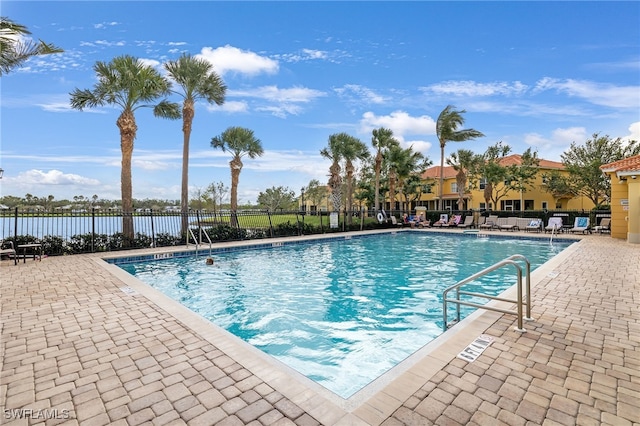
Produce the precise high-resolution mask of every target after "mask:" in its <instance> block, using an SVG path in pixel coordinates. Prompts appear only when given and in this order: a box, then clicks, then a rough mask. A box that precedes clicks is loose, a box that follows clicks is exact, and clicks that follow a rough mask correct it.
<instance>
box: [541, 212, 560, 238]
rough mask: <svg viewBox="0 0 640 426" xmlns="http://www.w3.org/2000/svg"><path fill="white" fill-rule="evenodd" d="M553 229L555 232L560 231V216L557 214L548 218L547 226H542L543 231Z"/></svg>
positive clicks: (551, 230)
mask: <svg viewBox="0 0 640 426" xmlns="http://www.w3.org/2000/svg"><path fill="white" fill-rule="evenodd" d="M554 229H555V231H556V232H559V231H562V218H561V217H559V216H554V217H550V218H549V222H547V226H546V227H545V228H544V233H545V234H546V233H547V231H548V232H553V230H554Z"/></svg>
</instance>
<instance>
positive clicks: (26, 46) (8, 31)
mask: <svg viewBox="0 0 640 426" xmlns="http://www.w3.org/2000/svg"><path fill="white" fill-rule="evenodd" d="M29 34H31V32H30V31H29V30H28V29H27V27H25V26H24V25H20V24H17V23H15V22H13V21H12V20H11V19H9V18H5V17H0V76H2V74H8V73H9V72H11V70H13V69H14V68H17V67H20V66H22V64H23V63H24V62H26V61H27V59H29V58H31V57H33V56H40V55H50V54H52V53H62V52H64V50H62V49H61V48H59V47H57V46H54V45H53V44H50V43H45V42H44V41H42V40H38V42H35V41H33V40H28V41H25V40H24V38H23V37H22V36H25V35H29Z"/></svg>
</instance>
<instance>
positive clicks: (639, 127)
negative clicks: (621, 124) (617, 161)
mask: <svg viewBox="0 0 640 426" xmlns="http://www.w3.org/2000/svg"><path fill="white" fill-rule="evenodd" d="M629 132H630V133H629V134H628V135H627V136H625V137H623V138H622V139H624V140H626V141H638V142H640V121H636V122H635V123H631V125H630V126H629Z"/></svg>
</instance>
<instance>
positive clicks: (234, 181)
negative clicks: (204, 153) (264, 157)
mask: <svg viewBox="0 0 640 426" xmlns="http://www.w3.org/2000/svg"><path fill="white" fill-rule="evenodd" d="M229 165H230V166H231V226H233V227H237V226H238V217H237V214H238V182H239V181H240V171H241V170H242V160H240V157H234V158H233V160H231V161H230V162H229Z"/></svg>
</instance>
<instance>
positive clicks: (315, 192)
mask: <svg viewBox="0 0 640 426" xmlns="http://www.w3.org/2000/svg"><path fill="white" fill-rule="evenodd" d="M328 195H329V189H328V188H327V185H321V184H320V181H318V180H317V179H312V180H310V181H309V184H308V185H307V187H306V188H305V190H304V196H305V198H306V199H308V200H309V201H311V203H312V206H316V209H317V210H320V208H319V207H320V204H321V203H322V202H323V201H324V200H325V199H326V198H327V197H328Z"/></svg>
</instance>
